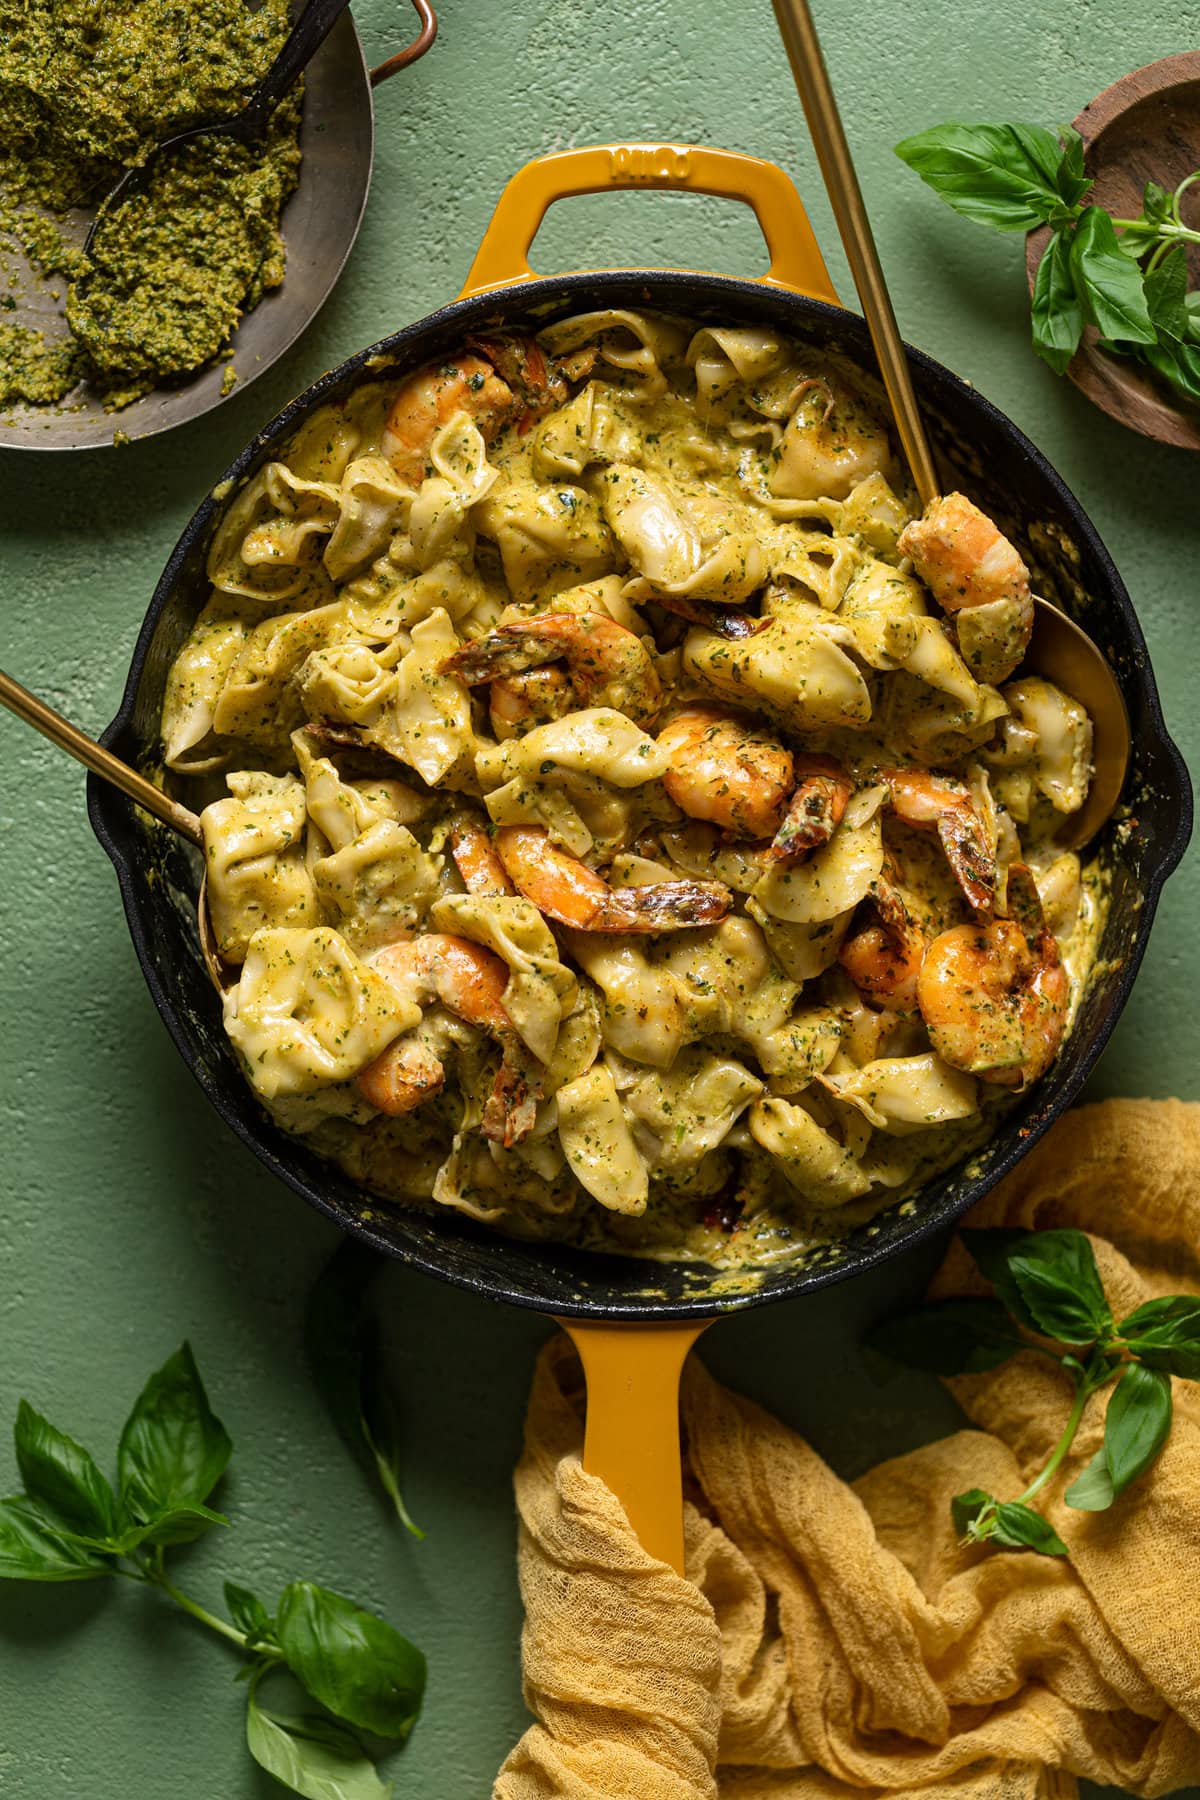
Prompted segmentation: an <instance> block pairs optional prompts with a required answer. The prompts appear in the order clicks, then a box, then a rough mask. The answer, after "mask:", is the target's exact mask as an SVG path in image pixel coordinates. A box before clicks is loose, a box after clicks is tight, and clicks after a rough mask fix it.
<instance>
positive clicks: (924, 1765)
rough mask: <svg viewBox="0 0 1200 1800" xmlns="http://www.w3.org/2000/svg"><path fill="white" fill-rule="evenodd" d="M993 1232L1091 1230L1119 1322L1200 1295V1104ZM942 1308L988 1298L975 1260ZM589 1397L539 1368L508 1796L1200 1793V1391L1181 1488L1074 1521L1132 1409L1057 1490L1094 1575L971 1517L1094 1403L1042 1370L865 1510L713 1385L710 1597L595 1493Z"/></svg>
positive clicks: (963, 1261)
mask: <svg viewBox="0 0 1200 1800" xmlns="http://www.w3.org/2000/svg"><path fill="white" fill-rule="evenodd" d="M971 1224H972V1225H975V1226H983V1225H991V1226H996V1225H1007V1226H1019V1227H1023V1228H1045V1227H1050V1226H1067V1225H1070V1226H1077V1227H1080V1228H1082V1229H1084V1230H1086V1231H1087V1232H1088V1233H1089V1234H1090V1235H1091V1237H1092V1242H1093V1247H1094V1249H1095V1252H1096V1259H1097V1263H1098V1265H1099V1269H1100V1274H1101V1277H1102V1279H1103V1281H1104V1284H1105V1287H1106V1289H1107V1292H1108V1297H1109V1300H1110V1301H1111V1303H1112V1307H1113V1311H1114V1313H1115V1315H1116V1316H1117V1318H1121V1317H1122V1316H1123V1315H1124V1314H1125V1313H1127V1312H1129V1311H1131V1310H1132V1309H1133V1308H1134V1307H1135V1306H1137V1305H1139V1304H1140V1303H1141V1302H1142V1301H1144V1300H1147V1299H1150V1298H1152V1297H1154V1296H1156V1295H1159V1294H1164V1293H1196V1292H1200V1105H1195V1106H1187V1105H1183V1104H1181V1103H1180V1102H1178V1101H1165V1102H1157V1101H1108V1102H1105V1103H1104V1104H1102V1105H1099V1106H1090V1107H1084V1108H1082V1109H1080V1110H1079V1111H1077V1112H1073V1113H1071V1114H1070V1115H1069V1116H1068V1117H1067V1118H1065V1119H1063V1120H1062V1121H1061V1122H1060V1123H1059V1124H1058V1126H1057V1127H1056V1128H1055V1130H1053V1131H1052V1132H1051V1133H1050V1134H1049V1135H1048V1136H1047V1137H1046V1139H1045V1140H1044V1141H1043V1142H1042V1143H1041V1144H1039V1145H1038V1146H1037V1147H1036V1148H1035V1149H1034V1150H1033V1151H1032V1152H1031V1153H1030V1155H1029V1156H1028V1157H1027V1158H1026V1159H1025V1161H1024V1162H1023V1163H1022V1164H1021V1166H1020V1167H1019V1168H1018V1169H1017V1170H1016V1171H1015V1172H1014V1173H1013V1174H1012V1175H1011V1176H1010V1177H1009V1179H1008V1180H1007V1181H1006V1182H1004V1183H1003V1185H1002V1186H1000V1187H999V1188H997V1189H996V1191H995V1192H994V1193H992V1194H990V1195H989V1196H988V1197H987V1199H986V1200H984V1201H982V1202H981V1204H980V1205H979V1206H978V1207H977V1208H976V1209H975V1210H974V1212H973V1213H972V1215H971ZM931 1291H932V1294H933V1296H934V1297H938V1298H943V1297H947V1296H949V1295H952V1294H965V1293H976V1292H985V1291H986V1288H985V1286H984V1284H983V1283H982V1281H981V1279H980V1277H979V1276H978V1274H977V1272H976V1271H975V1268H974V1265H973V1264H972V1263H971V1261H970V1258H969V1257H968V1256H967V1254H966V1252H965V1251H964V1250H963V1248H962V1246H961V1245H960V1244H959V1243H958V1241H957V1239H956V1240H955V1242H954V1244H953V1245H952V1247H951V1249H950V1252H949V1254H948V1256H947V1258H946V1261H945V1263H944V1264H943V1267H942V1269H941V1270H940V1272H939V1274H938V1276H937V1278H936V1280H935V1282H934V1285H933V1288H932V1290H931ZM579 1380H580V1377H579V1371H578V1365H577V1364H576V1363H575V1362H574V1355H573V1352H572V1351H571V1349H570V1346H569V1345H568V1343H567V1341H566V1339H565V1338H563V1337H561V1336H560V1337H558V1338H556V1339H555V1340H554V1341H553V1342H552V1343H550V1344H549V1345H548V1346H547V1348H546V1350H545V1351H544V1352H543V1354H542V1357H541V1359H540V1361H539V1364H538V1368H537V1373H536V1377H535V1380H534V1386H533V1392H532V1396H531V1399H530V1404H529V1416H528V1420H527V1424H526V1438H525V1449H524V1454H523V1456H522V1459H521V1462H520V1465H519V1467H518V1469H517V1474H516V1492H517V1504H518V1509H519V1513H520V1577H521V1589H522V1593H523V1596H524V1600H525V1608H526V1624H525V1633H524V1644H523V1655H524V1673H525V1692H526V1698H527V1700H528V1703H529V1706H530V1709H531V1711H532V1712H533V1713H534V1715H535V1717H536V1720H537V1723H535V1724H533V1725H531V1726H530V1728H529V1730H528V1731H526V1733H525V1735H524V1737H522V1739H521V1741H520V1742H519V1743H518V1744H517V1746H516V1747H515V1749H514V1750H513V1751H512V1752H511V1754H510V1755H509V1757H508V1759H507V1761H506V1762H505V1764H504V1767H503V1769H502V1770H501V1771H500V1774H499V1776H498V1778H497V1780H496V1784H495V1788H494V1800H551V1797H558V1796H561V1797H562V1800H699V1797H701V1796H705V1797H707V1796H715V1795H722V1796H730V1797H736V1800H839V1797H841V1796H847V1795H850V1794H851V1793H853V1792H857V1793H859V1794H861V1793H864V1792H865V1793H867V1794H871V1795H878V1796H881V1797H883V1796H902V1795H910V1794H911V1795H917V1794H925V1793H931V1792H934V1791H936V1792H938V1793H940V1794H947V1795H952V1796H954V1797H955V1800H1034V1797H1035V1796H1043V1795H1044V1796H1053V1797H1054V1800H1059V1797H1060V1796H1061V1797H1062V1800H1070V1797H1071V1796H1072V1795H1073V1794H1074V1792H1075V1781H1076V1778H1077V1777H1080V1776H1083V1777H1087V1778H1089V1779H1090V1780H1093V1781H1098V1782H1102V1783H1107V1784H1112V1785H1116V1786H1119V1787H1123V1788H1128V1789H1130V1790H1132V1791H1133V1792H1135V1793H1137V1794H1141V1795H1147V1796H1150V1795H1157V1794H1164V1793H1168V1792H1169V1791H1171V1790H1172V1789H1174V1788H1178V1787H1182V1786H1186V1785H1189V1784H1192V1783H1200V1386H1197V1385H1193V1384H1191V1383H1188V1382H1180V1381H1176V1382H1174V1383H1173V1385H1174V1389H1175V1424H1174V1429H1173V1431H1172V1433H1171V1436H1170V1438H1169V1439H1168V1442H1167V1446H1166V1449H1165V1451H1164V1452H1163V1455H1162V1457H1161V1459H1160V1460H1159V1462H1158V1463H1157V1464H1156V1465H1155V1467H1154V1468H1153V1470H1152V1471H1151V1472H1150V1474H1149V1475H1148V1476H1146V1477H1145V1478H1144V1479H1143V1480H1142V1481H1140V1482H1139V1483H1137V1484H1136V1486H1134V1487H1133V1488H1131V1489H1130V1490H1129V1492H1128V1493H1127V1494H1125V1495H1124V1496H1123V1497H1122V1499H1121V1500H1120V1501H1119V1503H1118V1504H1117V1505H1116V1506H1115V1507H1114V1508H1113V1510H1112V1511H1111V1512H1106V1513H1080V1512H1075V1511H1073V1510H1072V1509H1071V1508H1069V1507H1067V1506H1065V1505H1064V1504H1063V1501H1062V1492H1063V1489H1064V1487H1065V1486H1066V1485H1067V1483H1068V1481H1069V1480H1070V1479H1072V1478H1073V1476H1074V1475H1075V1474H1076V1473H1078V1471H1079V1469H1080V1468H1081V1467H1082V1465H1083V1463H1084V1462H1086V1461H1087V1460H1088V1458H1090V1457H1091V1455H1092V1454H1093V1452H1094V1451H1095V1450H1096V1449H1097V1448H1098V1446H1099V1443H1100V1439H1101V1433H1102V1415H1103V1408H1104V1404H1105V1402H1106V1401H1107V1398H1108V1396H1107V1394H1106V1393H1105V1394H1101V1395H1098V1396H1096V1397H1095V1398H1094V1399H1093V1400H1092V1401H1091V1402H1090V1403H1089V1412H1088V1413H1087V1414H1086V1415H1085V1418H1084V1422H1083V1426H1082V1428H1081V1430H1080V1432H1079V1435H1078V1437H1077V1439H1076V1442H1075V1446H1074V1451H1073V1453H1072V1455H1071V1457H1070V1458H1068V1464H1067V1467H1065V1468H1064V1469H1063V1470H1062V1471H1061V1474H1060V1476H1059V1478H1058V1479H1057V1480H1056V1482H1055V1483H1054V1485H1053V1486H1051V1487H1050V1488H1049V1489H1048V1490H1046V1492H1045V1493H1044V1494H1043V1496H1042V1499H1043V1500H1044V1501H1045V1511H1046V1512H1047V1514H1048V1516H1049V1518H1050V1519H1051V1521H1052V1523H1053V1525H1054V1527H1055V1529H1056V1530H1057V1531H1058V1532H1059V1534H1060V1535H1061V1536H1062V1537H1063V1538H1064V1539H1065V1540H1066V1542H1067V1543H1068V1544H1069V1546H1070V1550H1071V1560H1070V1562H1067V1561H1066V1560H1065V1559H1060V1558H1051V1557H1041V1556H1035V1555H1031V1554H1014V1553H1013V1552H1011V1551H997V1550H993V1549H984V1548H975V1549H971V1550H965V1551H964V1550H962V1549H960V1547H959V1545H958V1542H957V1541H956V1537H955V1533H954V1529H953V1526H952V1524H951V1520H950V1498H951V1495H953V1494H956V1493H959V1492H960V1491H961V1490H963V1489H966V1488H972V1487H982V1488H986V1489H988V1490H989V1491H992V1492H996V1493H999V1494H1001V1495H1005V1496H1013V1495H1015V1494H1017V1493H1018V1492H1019V1491H1020V1490H1021V1489H1022V1488H1023V1487H1024V1486H1025V1485H1026V1482H1027V1480H1028V1479H1030V1478H1031V1476H1032V1474H1033V1473H1034V1472H1035V1471H1036V1469H1037V1468H1038V1467H1039V1466H1040V1465H1041V1464H1042V1463H1043V1462H1044V1460H1045V1458H1046V1456H1047V1455H1048V1453H1049V1451H1050V1449H1051V1447H1052V1445H1053V1444H1054V1442H1055V1440H1056V1439H1057V1438H1058V1436H1059V1435H1060V1433H1061V1431H1062V1428H1063V1425H1064V1424H1065V1421H1066V1415H1067V1412H1068V1410H1069V1405H1070V1392H1069V1389H1068V1385H1067V1383H1066V1380H1065V1378H1064V1377H1063V1376H1061V1375H1060V1374H1059V1372H1058V1371H1057V1370H1055V1369H1054V1368H1053V1367H1052V1366H1051V1365H1050V1364H1049V1363H1047V1362H1046V1361H1045V1360H1044V1359H1042V1358H1039V1357H1037V1356H1036V1355H1034V1354H1028V1353H1026V1354H1022V1355H1020V1356H1018V1357H1017V1358H1016V1359H1015V1360H1014V1361H1013V1362H1011V1363H1007V1364H1005V1365H1004V1366H1002V1367H1001V1368H999V1369H996V1370H994V1371H992V1372H990V1373H989V1374H986V1375H972V1376H964V1377H961V1378H959V1379H956V1380H955V1381H953V1382H952V1383H951V1384H950V1385H951V1387H952V1389H953V1392H954V1394H955V1396H956V1398H957V1399H958V1401H959V1402H960V1404H961V1405H962V1407H963V1409H964V1411H965V1412H966V1413H967V1415H968V1417H969V1418H970V1419H971V1420H972V1422H973V1423H974V1424H975V1425H976V1426H977V1427H978V1429H977V1430H974V1431H960V1432H956V1433H955V1434H954V1435H953V1436H952V1437H949V1438H945V1439H943V1440H942V1441H941V1442H939V1443H935V1444H930V1445H928V1446H927V1447H926V1448H924V1449H921V1450H916V1451H913V1452H912V1453H911V1454H909V1455H907V1456H901V1457H897V1458H895V1459H894V1460H892V1461H890V1462H887V1463H884V1464H882V1465H881V1466H880V1467H879V1468H877V1469H873V1470H872V1471H871V1472H870V1473H869V1474H867V1475H865V1476H863V1478H862V1479H861V1480H860V1481H856V1482H853V1483H850V1484H847V1483H846V1482H844V1481H841V1480H839V1479H838V1477H837V1476H836V1475H835V1474H834V1473H833V1471H832V1469H830V1468H829V1467H828V1466H827V1465H826V1464H825V1463H824V1462H822V1460H821V1458H820V1457H819V1456H817V1455H816V1454H815V1452H814V1451H812V1450H811V1449H809V1447H808V1445H807V1444H806V1443H805V1442H804V1441H803V1439H802V1438H799V1437H797V1435H796V1434H795V1432H793V1431H790V1430H789V1429H788V1428H787V1427H786V1426H784V1425H782V1424H780V1422H779V1421H778V1420H777V1419H773V1418H772V1417H771V1416H770V1415H769V1414H768V1413H766V1412H764V1411H763V1410H762V1408H761V1407H758V1406H756V1405H754V1404H753V1402H751V1401H749V1400H745V1399H742V1398H741V1397H740V1396H739V1395H737V1394H733V1393H730V1392H729V1391H728V1390H726V1389H725V1388H722V1387H720V1386H719V1385H718V1384H717V1383H716V1382H715V1381H714V1380H713V1379H712V1378H711V1376H709V1375H708V1374H707V1373H706V1372H705V1370H704V1368H703V1366H702V1365H701V1364H700V1363H699V1362H698V1360H697V1359H696V1358H695V1357H693V1358H692V1359H691V1361H690V1364H689V1368H688V1373H687V1376H686V1378H685V1384H684V1401H683V1411H684V1424H685V1430H686V1441H687V1453H688V1466H689V1470H690V1484H689V1485H690V1488H691V1491H692V1492H693V1493H694V1494H695V1495H696V1497H697V1504H696V1505H692V1504H689V1505H688V1508H687V1578H686V1579H684V1578H683V1577H681V1576H678V1575H676V1574H675V1573H674V1572H673V1571H672V1570H671V1569H669V1568H668V1567H667V1566H666V1565H665V1564H664V1563H660V1562H656V1561H654V1560H653V1559H652V1558H650V1557H648V1556H647V1555H646V1554H645V1552H644V1551H643V1550H642V1549H641V1548H640V1546H639V1545H638V1543H637V1541H636V1539H635V1538H634V1537H633V1535H632V1533H631V1531H630V1529H629V1526H628V1525H627V1523H626V1520H625V1515H624V1513H623V1511H622V1509H621V1507H620V1505H619V1503H618V1502H617V1501H616V1500H615V1499H614V1497H613V1495H612V1494H611V1493H610V1492H609V1490H608V1489H607V1488H606V1487H605V1486H604V1485H603V1483H601V1482H600V1481H599V1480H597V1479H596V1478H595V1477H594V1476H591V1475H587V1474H585V1473H584V1471H583V1469H582V1467H581V1465H580V1460H579V1455H580V1446H581V1441H582V1430H581V1420H580V1400H579V1392H578V1389H579Z"/></svg>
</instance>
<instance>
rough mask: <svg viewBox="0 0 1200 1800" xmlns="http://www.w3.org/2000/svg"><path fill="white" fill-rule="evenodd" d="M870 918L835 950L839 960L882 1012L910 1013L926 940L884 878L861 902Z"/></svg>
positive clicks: (883, 876)
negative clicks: (869, 913) (870, 915)
mask: <svg viewBox="0 0 1200 1800" xmlns="http://www.w3.org/2000/svg"><path fill="white" fill-rule="evenodd" d="M863 904H864V906H869V907H870V909H871V911H872V912H873V913H874V915H875V917H874V919H873V920H872V921H871V922H870V923H869V924H865V925H860V926H859V927H858V928H857V929H856V930H855V931H853V932H851V934H850V935H849V936H848V937H847V938H846V940H845V942H844V943H843V945H842V947H841V949H840V950H839V951H838V961H839V962H840V963H841V965H842V967H843V969H845V971H846V973H847V975H848V976H849V977H850V979H851V981H852V982H853V983H854V985H855V987H856V988H857V989H858V991H859V993H861V994H865V995H866V997H867V998H868V999H869V1000H872V1001H873V1002H874V1003H875V1005H876V1006H879V1007H882V1008H883V1010H884V1011H885V1012H914V1011H915V1010H916V1006H917V983H918V980H919V977H920V973H921V968H922V965H923V964H924V961H925V954H926V951H927V949H928V947H929V940H928V939H927V937H926V936H925V933H924V932H923V931H922V930H921V927H920V926H919V925H918V924H917V922H916V920H915V919H914V918H913V916H912V914H911V913H910V912H909V910H908V907H907V905H906V904H905V900H904V896H903V894H902V893H901V892H900V890H899V888H898V887H896V886H895V884H894V883H893V882H891V881H889V880H888V878H887V876H886V875H880V876H879V877H878V879H877V880H876V881H875V882H874V883H873V884H872V887H871V892H870V895H869V896H868V898H867V900H865V901H864V903H863Z"/></svg>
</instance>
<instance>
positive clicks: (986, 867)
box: [879, 769, 996, 912]
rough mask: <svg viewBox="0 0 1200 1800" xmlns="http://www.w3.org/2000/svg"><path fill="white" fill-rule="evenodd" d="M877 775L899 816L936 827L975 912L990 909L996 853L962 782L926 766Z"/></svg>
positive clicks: (922, 827)
mask: <svg viewBox="0 0 1200 1800" xmlns="http://www.w3.org/2000/svg"><path fill="white" fill-rule="evenodd" d="M879 779H880V781H882V782H884V783H886V785H887V789H888V792H889V794H890V796H891V804H892V810H893V811H894V813H895V814H896V817H897V818H898V819H903V820H904V823H905V824H906V825H914V826H916V827H917V829H918V830H921V831H936V832H937V834H938V837H939V838H940V839H941V843H942V849H943V850H944V851H945V852H946V860H947V862H948V863H949V864H950V867H951V869H952V870H953V872H954V879H955V880H956V881H957V882H958V885H959V887H960V888H961V890H962V893H963V896H964V898H965V899H966V900H967V902H968V904H969V905H970V906H972V907H973V908H974V910H975V911H976V912H988V911H990V909H991V907H992V906H993V905H994V903H995V898H996V858H995V856H994V854H993V852H992V849H991V846H990V845H989V843H988V841H987V834H986V832H985V831H984V826H983V820H982V819H981V818H980V816H979V814H978V813H977V812H976V810H975V807H974V805H973V804H972V802H971V796H970V794H969V793H968V791H967V789H966V787H965V786H964V784H963V783H962V782H961V781H951V780H949V779H948V778H947V777H946V776H944V775H931V774H930V773H929V771H928V769H881V770H880V771H879Z"/></svg>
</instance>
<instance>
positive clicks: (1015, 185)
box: [896, 120, 1067, 231]
mask: <svg viewBox="0 0 1200 1800" xmlns="http://www.w3.org/2000/svg"><path fill="white" fill-rule="evenodd" d="M896 155H897V156H898V157H899V158H900V160H901V162H905V163H907V164H908V166H909V168H910V169H915V170H916V172H917V174H918V175H919V176H920V177H921V180H922V181H924V182H926V183H927V184H928V186H929V187H931V188H932V189H933V191H934V193H935V194H937V195H938V196H939V198H940V199H942V200H944V201H945V202H946V204H947V206H952V207H953V208H954V210H955V212H958V213H961V214H962V215H963V217H964V218H966V219H973V220H974V221H975V223H976V224H977V225H990V226H991V227H992V229H993V230H994V231H1030V230H1032V228H1033V227H1034V226H1035V225H1043V224H1058V223H1059V222H1060V220H1061V219H1062V218H1063V217H1064V216H1066V214H1067V209H1066V208H1065V207H1064V202H1063V195H1062V192H1061V191H1060V188H1059V179H1060V176H1059V170H1060V166H1061V164H1062V162H1063V152H1062V150H1061V149H1060V148H1059V145H1058V143H1057V141H1056V139H1055V138H1054V136H1053V134H1052V133H1051V132H1049V131H1046V130H1045V129H1044V128H1043V127H1042V126H1041V125H964V124H960V123H958V122H957V121H955V120H950V121H948V122H947V123H946V124H945V125H935V126H934V127H933V128H932V129H931V130H929V131H922V132H918V133H917V135H916V136H915V137H909V138H905V139H904V140H903V142H902V143H899V144H897V145H896Z"/></svg>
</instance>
